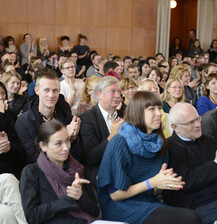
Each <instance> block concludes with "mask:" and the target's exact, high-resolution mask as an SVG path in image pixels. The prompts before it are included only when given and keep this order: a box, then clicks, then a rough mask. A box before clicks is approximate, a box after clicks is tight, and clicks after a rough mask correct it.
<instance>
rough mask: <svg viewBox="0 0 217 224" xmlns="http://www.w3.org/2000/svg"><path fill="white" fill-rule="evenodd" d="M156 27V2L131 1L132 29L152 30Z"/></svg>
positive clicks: (146, 0) (147, 0)
mask: <svg viewBox="0 0 217 224" xmlns="http://www.w3.org/2000/svg"><path fill="white" fill-rule="evenodd" d="M156 25H157V0H152V1H149V0H134V1H133V27H141V28H146V29H152V28H153V27H156Z"/></svg>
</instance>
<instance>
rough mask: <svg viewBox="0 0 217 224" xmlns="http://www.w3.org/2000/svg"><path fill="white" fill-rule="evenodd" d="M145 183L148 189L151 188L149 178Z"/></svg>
mask: <svg viewBox="0 0 217 224" xmlns="http://www.w3.org/2000/svg"><path fill="white" fill-rule="evenodd" d="M145 183H146V185H147V187H148V190H151V189H152V187H151V184H150V182H149V179H148V180H146V181H145Z"/></svg>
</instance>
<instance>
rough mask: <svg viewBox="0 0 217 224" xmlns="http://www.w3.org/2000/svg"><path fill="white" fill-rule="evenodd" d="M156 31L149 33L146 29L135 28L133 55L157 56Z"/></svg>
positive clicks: (133, 33)
mask: <svg viewBox="0 0 217 224" xmlns="http://www.w3.org/2000/svg"><path fill="white" fill-rule="evenodd" d="M155 43H156V31H155V29H152V30H149V32H147V30H146V29H144V28H133V30H132V48H131V49H132V50H131V51H132V55H134V56H135V57H139V56H141V55H143V56H145V57H149V56H154V55H155Z"/></svg>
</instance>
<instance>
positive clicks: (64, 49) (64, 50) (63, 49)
mask: <svg viewBox="0 0 217 224" xmlns="http://www.w3.org/2000/svg"><path fill="white" fill-rule="evenodd" d="M69 41H70V38H69V37H68V36H62V37H61V43H62V46H59V47H58V49H57V53H58V55H60V54H67V55H70V54H71V51H72V50H73V45H70V44H69Z"/></svg>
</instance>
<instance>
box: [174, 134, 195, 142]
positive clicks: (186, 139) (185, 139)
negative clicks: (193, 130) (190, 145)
mask: <svg viewBox="0 0 217 224" xmlns="http://www.w3.org/2000/svg"><path fill="white" fill-rule="evenodd" d="M176 134H177V133H176ZM177 135H178V134H177ZM178 136H179V138H180V139H181V140H183V141H186V142H190V141H195V139H189V138H184V137H181V136H180V135H178Z"/></svg>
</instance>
